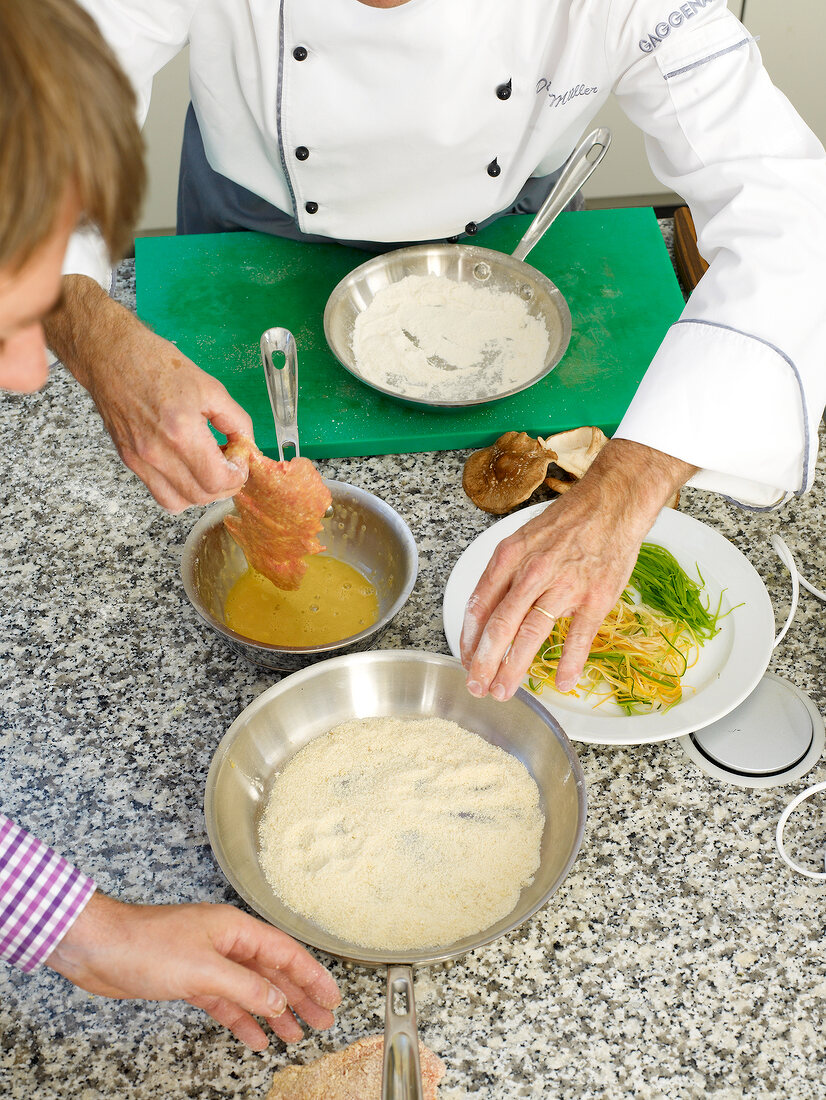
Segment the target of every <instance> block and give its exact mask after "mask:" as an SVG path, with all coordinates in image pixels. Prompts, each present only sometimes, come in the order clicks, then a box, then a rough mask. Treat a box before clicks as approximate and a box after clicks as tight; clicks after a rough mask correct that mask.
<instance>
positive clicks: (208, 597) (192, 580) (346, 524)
mask: <svg viewBox="0 0 826 1100" xmlns="http://www.w3.org/2000/svg"><path fill="white" fill-rule="evenodd" d="M325 485H326V486H327V488H328V489H329V490H330V492H331V493H332V497H333V503H332V513H331V514H330V515H328V516H326V517H325V519H324V525H323V528H322V531H321V533H320V535H319V538H320V539H321V542H322V543H323V544H324V545H325V546H326V548H327V549H326V551H325V553H327V554H329V555H330V557H334V558H338V559H339V560H340V561H344V562H347V564H348V565H352V566H353V567H354V568H355V569H358V570H359V572H361V573H363V574H364V576H365V577H367V579H368V580H369V581H370V582H371V584H373V585H375V588H376V592H377V594H378V600H379V617H378V619H377V620H376V622H375V623H374V624H373V625H372V626H370V627H367V629H365V630H362V631H361V632H360V633H359V634H353V635H352V636H351V637H349V638H343V639H342V640H341V641H338V642H328V643H327V644H325V645H315V646H276V645H269V644H268V643H266V642H257V641H254V640H253V639H252V638H246V637H244V635H243V634H239V633H238V632H237V631H235V630H232V629H231V628H230V627H228V626H227V624H226V622H225V621H224V605H225V603H226V598H227V594H228V593H229V590H230V589H231V588H232V586H233V585H234V584H235V582H236V581H237V580H238V578H239V577H240V576H241V574H242V573H244V571H245V570H246V568H247V559H246V557H245V556H244V552H243V550H242V549H241V547H240V546H239V545H238V544H237V543H236V542H235V541H234V539H233V538H232V536H231V535H230V533H229V531H227V529H226V527H225V526H224V516H226V515H228V514H229V513H230V512H232V511H233V503H232V501H231V500H228V501H222V502H221V503H220V504H216V505H214V506H213V507H212V508H210V509H209V510H208V511H207V512H205V513H204V515H203V516H202V517H201V518H200V519H199V520H198V522H197V523H196V524H195V526H194V527H193V528H192V531H191V532H190V533H189V536H188V538H187V540H186V542H185V544H184V550H183V555H182V558H181V574H182V577H183V582H184V589H185V591H186V594H187V596H188V597H189V600H190V602H191V604H192V606H193V607H194V608H195V610H196V611H197V612H198V614H199V615H200V616H201V618H202V619H203V620H204V621H205V622H206V623H208V624H209V625H210V626H211V627H212V629H213V630H215V631H216V632H217V633H218V634H220V635H221V637H222V638H224V639H226V641H227V642H228V643H229V644H230V646H231V647H232V648H233V649H234V650H235V651H236V652H237V653H240V654H241V656H242V657H245V658H246V659H247V660H248V661H252V662H253V664H257V665H263V666H264V667H265V668H272V669H277V670H279V671H284V672H291V671H293V670H294V669H297V668H303V667H304V666H305V665H309V664H312V663H313V662H314V661H320V660H323V659H324V658H325V657H331V656H333V655H334V654H338V653H353V652H357V651H359V650H362V649H368V648H369V647H371V646H374V645H375V644H376V642H377V641H378V639H379V637H380V636H381V634H382V632H383V631H384V630H385V628H386V627H387V625H388V624H389V623H390V621H391V620H392V619H393V617H394V616H395V615H396V614H397V613H398V611H399V610H400V609H401V608H402V607H403V606H404V604H405V602H406V601H407V598H408V596H409V595H410V593H411V591H412V590H413V585H414V584H415V581H416V573H417V571H418V554H417V552H416V543H415V541H414V539H413V535H412V534H411V532H410V528H409V527H408V526H407V524H406V523H405V522H404V520H403V519H402V517H401V516H400V515H399V514H398V512H395V511H394V510H393V509H392V508H391V507H390V505H389V504H385V503H384V501H383V500H380V499H379V498H378V497H377V496H374V495H373V494H372V493H368V492H367V490H366V489H359V488H357V487H356V486H355V485H348V484H347V483H346V482H344V481H328V480H327V479H325Z"/></svg>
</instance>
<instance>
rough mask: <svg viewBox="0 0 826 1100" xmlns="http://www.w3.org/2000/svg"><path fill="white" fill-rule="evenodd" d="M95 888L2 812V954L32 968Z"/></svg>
mask: <svg viewBox="0 0 826 1100" xmlns="http://www.w3.org/2000/svg"><path fill="white" fill-rule="evenodd" d="M94 892H95V884H94V882H93V881H92V879H90V878H89V876H88V875H84V874H83V872H82V871H79V870H78V869H77V867H73V866H72V864H71V863H68V862H67V861H66V860H65V859H64V858H63V857H62V856H59V855H58V854H57V852H54V851H52V849H51V848H50V847H49V846H48V844H44V843H43V841H42V840H38V839H37V838H36V837H33V836H32V835H31V834H30V833H27V832H26V830H25V829H21V828H20V826H19V825H15V823H14V822H13V821H10V820H9V818H7V817H4V816H3V814H0V959H4V960H5V961H6V962H8V963H11V964H12V965H13V966H16V967H18V968H19V969H20V970H24V971H26V972H29V971H31V970H34V969H35V968H36V967H38V966H39V965H40V964H41V963H42V962H43V960H44V959H45V958H47V957H48V955H49V954H51V952H52V951H53V950H54V948H55V947H56V946H57V944H58V943H59V942H60V940H61V939H62V938H63V937H64V936H65V935H66V933H67V932H68V931H69V929H70V928H71V926H72V924H74V922H75V920H76V918H77V917H78V915H79V913H80V911H81V910H82V909H83V907H84V905H85V904H86V902H87V901H88V900H89V898H90V897H91V896H92V894H93V893H94Z"/></svg>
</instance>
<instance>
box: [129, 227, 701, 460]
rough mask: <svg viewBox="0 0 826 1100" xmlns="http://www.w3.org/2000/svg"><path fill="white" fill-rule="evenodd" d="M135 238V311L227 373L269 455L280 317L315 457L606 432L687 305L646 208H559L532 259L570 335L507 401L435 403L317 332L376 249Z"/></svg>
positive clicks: (488, 238)
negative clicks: (551, 288)
mask: <svg viewBox="0 0 826 1100" xmlns="http://www.w3.org/2000/svg"><path fill="white" fill-rule="evenodd" d="M529 222H530V218H529V217H527V216H518V217H510V218H503V219H501V220H500V221H498V222H496V223H495V224H494V225H491V226H489V227H487V228H486V229H484V230H481V231H480V232H479V234H478V235H477V236H476V237H475V238H474V243H478V244H479V245H482V246H484V247H487V248H494V249H498V250H499V251H502V252H508V253H509V252H512V251H513V249H514V248H515V247H516V244H517V242H518V240H519V239H520V237H521V236H522V234H523V233H524V232H525V230H526V228H527V226H528V224H529ZM136 246H137V247H136V276H137V305H138V314H139V316H140V317H141V318H142V319H143V320H144V321H145V322H146V323H147V324H148V325H149V326H150V327H151V328H153V329H154V330H155V331H156V332H158V333H159V334H160V335H161V336H165V337H166V338H167V339H168V340H173V341H174V342H175V343H176V344H177V346H178V347H179V348H180V350H181V351H182V352H184V353H185V354H186V355H188V356H189V357H190V358H191V359H193V360H194V361H195V362H196V363H198V364H199V365H200V366H201V367H203V368H204V370H207V371H209V372H210V374H213V375H215V377H216V378H219V379H220V380H221V381H222V382H223V383H224V385H225V386H226V387H227V389H228V390H229V392H230V393H231V394H232V396H233V397H234V398H235V400H236V401H238V403H239V404H240V405H242V406H243V407H244V408H245V409H246V410H247V411H248V412H249V413H250V415H251V416H252V419H253V423H254V426H255V438H256V441H257V442H258V445H259V447H261V449H262V450H264V451H266V452H268V453H269V454H271V455H272V454H275V453H276V441H275V429H274V426H273V419H272V413H271V411H270V406H269V401H268V398H267V388H266V384H265V381H264V373H263V369H262V367H261V358H260V351H259V339H260V337H261V333H262V332H264V330H265V329H268V328H271V327H273V326H274V325H279V326H281V327H283V328H287V329H289V330H290V331H291V332H292V333H293V335H294V336H295V338H296V342H297V346H298V377H299V401H298V426H299V435H300V440H301V451H302V454H306V455H308V456H310V457H315V458H324V457H333V456H340V455H373V454H401V453H405V452H409V451H433V450H439V449H442V448H454V447H478V446H484V445H486V444H488V443H491V442H492V441H493V440H494V439H496V438H497V436H499V435H501V434H502V433H503V432H506V431H511V430H514V431H525V432H528V434H529V435H549V434H551V433H552V432H556V431H564V430H565V429H567V428H575V427H579V426H580V425H583V424H596V425H598V426H599V427H601V428H602V429H603V431H604V432H605V433H606V434H607V435H611V434H613V432H614V431H615V429H616V427H617V425H618V423H619V421H620V419H621V418H622V415H623V413H624V411H625V409H626V408H627V406H628V403H629V402H630V400H631V398H632V396H633V394H634V391H635V390H636V388H637V385H638V383H639V381H640V379H641V378H642V376H643V374H644V372H645V369H646V367H647V366H648V364H649V362H650V361H651V358H652V357H653V355H654V353H655V351H656V350H657V347H658V346H659V344H660V341H661V340H662V338H663V336H664V335H665V332H666V329H667V328H668V326H669V325H670V324H671V323H672V322H673V321H674V320H675V319H676V318H677V316H678V315H679V313H680V311H681V310H682V307H683V297H682V294H681V292H680V288H679V284H678V283H677V279H676V276H675V274H674V270H673V268H672V266H671V261H670V259H669V257H668V253H667V251H666V248H665V245H664V243H663V239H662V235H661V233H660V230H659V227H658V225H657V221H656V218H655V217H654V213H653V211H652V210H650V209H629V210H601V211H598V210H595V211H584V212H581V213H569V214H562V215H560V217H559V218H558V219H557V220H556V221H555V222H554V224H553V225H552V226H551V228H550V229H549V230H548V232H547V233H546V235H545V237H544V238H543V239H542V240H541V241H540V243H539V244H538V245H537V246H536V248H535V249H534V250H533V251H532V252H531V254H530V257H529V262H530V263H531V264H532V265H533V266H534V267H536V268H538V269H539V270H540V271H542V272H544V274H546V275H547V276H548V277H549V278H550V279H552V280H553V282H555V283H556V285H557V286H558V287H559V289H560V290H561V291H562V293H563V294H564V295H565V298H566V299H567V301H568V305H569V307H570V310H571V316H572V318H573V334H572V336H571V342H570V345H569V347H568V350H567V351H566V353H565V355H564V357H563V358H562V360H561V361H560V363H559V365H558V366H557V367H556V369H555V370H553V371H552V372H551V373H550V374H549V375H548V376H547V377H546V378H544V379H543V380H542V381H541V382H537V383H536V384H535V385H534V386H531V388H530V389H528V390H524V391H523V392H522V393H518V394H515V395H514V396H513V397H508V398H505V399H504V400H502V401H494V402H492V403H490V404H487V405H481V406H479V405H477V406H474V407H471V408H467V409H438V410H437V409H428V408H426V407H422V406H411V405H405V404H403V403H402V402H400V401H394V400H393V399H392V398H389V397H384V396H383V395H382V394H379V393H377V392H376V391H375V390H373V389H371V388H370V387H368V386H365V385H363V384H362V383H361V382H359V381H358V380H357V379H355V378H354V377H353V376H352V375H351V374H349V373H348V372H347V371H346V370H345V369H344V368H343V367H342V366H340V364H339V363H338V362H337V360H336V359H335V358H334V357H333V355H332V353H331V352H330V351H329V349H328V347H327V343H326V341H325V339H324V331H323V327H322V316H323V313H324V306H325V304H326V302H327V298H328V297H329V295H330V292H331V291H332V290H333V288H334V287H335V285H336V284H337V283H338V282H339V280H340V279H342V278H343V277H344V276H345V275H346V274H347V273H348V272H350V271H351V270H352V269H353V268H354V267H357V266H358V265H359V264H360V263H363V262H364V261H365V260H366V259H369V257H370V255H371V254H370V253H366V252H362V251H360V250H358V249H354V248H344V247H342V246H340V245H335V244H329V245H328V244H308V243H306V242H300V241H289V240H283V239H280V238H278V237H268V236H264V235H262V234H258V233H218V234H209V235H202V236H182V237H144V238H140V239H138V240H137V241H136Z"/></svg>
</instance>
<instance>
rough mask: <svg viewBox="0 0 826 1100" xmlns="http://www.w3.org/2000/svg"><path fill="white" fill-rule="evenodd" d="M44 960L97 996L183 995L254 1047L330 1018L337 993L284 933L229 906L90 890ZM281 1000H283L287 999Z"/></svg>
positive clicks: (296, 1035) (287, 1038) (295, 1035)
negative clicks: (126, 899) (127, 899)
mask: <svg viewBox="0 0 826 1100" xmlns="http://www.w3.org/2000/svg"><path fill="white" fill-rule="evenodd" d="M46 965H47V966H49V967H51V968H52V969H53V970H56V971H57V972H58V973H59V974H62V975H63V976H64V977H65V978H68V979H69V981H71V982H73V983H74V984H75V985H78V986H80V987H81V988H82V989H86V990H88V991H89V992H90V993H96V994H99V995H100V996H104V997H116V998H130V997H140V998H143V999H145V1000H152V1001H173V1000H184V1001H188V1002H189V1004H192V1005H195V1006H196V1007H197V1008H202V1009H203V1010H204V1011H205V1012H207V1013H208V1014H209V1015H210V1016H211V1017H212V1018H213V1019H214V1020H217V1021H218V1023H219V1024H223V1025H224V1027H227V1028H229V1030H230V1031H231V1032H232V1033H233V1035H235V1036H236V1037H237V1038H238V1039H240V1040H241V1041H242V1042H244V1043H246V1044H247V1046H248V1047H251V1048H252V1049H253V1050H264V1048H265V1047H266V1046H267V1037H266V1035H265V1034H264V1031H263V1029H262V1028H261V1026H260V1025H259V1024H258V1023H257V1022H256V1020H254V1019H253V1016H254V1015H255V1016H263V1017H264V1018H265V1019H266V1020H267V1021H268V1023H269V1024H270V1027H271V1028H272V1030H273V1031H274V1032H275V1033H276V1035H278V1036H279V1038H281V1039H283V1040H284V1042H288V1043H289V1042H297V1041H298V1040H299V1039H301V1038H303V1035H304V1033H303V1031H302V1029H301V1027H300V1025H299V1024H298V1022H297V1020H296V1018H295V1016H294V1015H293V1012H292V1011H290V1009H293V1010H294V1011H295V1012H296V1013H297V1014H298V1015H299V1016H301V1018H302V1019H303V1020H306V1022H307V1023H308V1024H310V1026H311V1027H318V1028H327V1027H331V1026H332V1024H333V1014H332V1012H331V1009H333V1008H335V1007H336V1006H337V1005H338V1003H339V1001H340V1000H341V997H340V994H339V992H338V987H337V986H336V983H335V982H334V981H333V978H332V977H331V976H330V974H329V973H328V972H327V971H326V970H325V969H324V967H323V966H322V965H321V964H320V963H318V962H316V961H315V959H313V958H312V956H311V955H309V954H308V953H307V952H306V951H305V950H304V948H303V947H300V946H299V945H298V944H297V943H296V942H295V940H292V939H290V937H289V936H286V935H285V934H284V933H283V932H279V931H278V929H276V928H271V927H270V926H269V925H267V924H264V923H263V922H261V921H258V920H255V919H254V918H253V917H250V916H247V914H245V913H242V912H241V911H240V910H238V909H234V908H233V907H232V906H231V905H125V904H123V903H122V902H119V901H115V900H114V899H113V898H109V897H106V896H105V895H103V894H95V895H94V896H93V897H92V899H91V900H90V901H89V903H88V905H87V906H86V908H85V909H84V910H83V912H82V913H81V914H80V916H79V917H78V918H77V920H76V921H75V922H74V924H73V925H72V926H71V928H70V929H69V931H68V932H67V933H66V935H65V936H64V938H63V939H62V940H61V942H60V943H59V944H58V946H57V947H56V948H55V950H54V951H53V952H52V954H51V955H50V956H49V957H48V959H47V960H46ZM288 1006H289V1007H288Z"/></svg>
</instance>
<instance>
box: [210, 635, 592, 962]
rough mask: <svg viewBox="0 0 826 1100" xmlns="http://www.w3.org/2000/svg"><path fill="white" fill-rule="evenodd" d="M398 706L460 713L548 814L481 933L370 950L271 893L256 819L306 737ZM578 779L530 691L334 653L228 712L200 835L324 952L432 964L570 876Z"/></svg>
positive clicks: (246, 891) (433, 667)
mask: <svg viewBox="0 0 826 1100" xmlns="http://www.w3.org/2000/svg"><path fill="white" fill-rule="evenodd" d="M387 715H395V716H398V717H439V718H447V719H450V720H451V721H454V722H457V723H458V724H459V725H460V726H463V727H464V728H465V729H469V730H471V731H473V732H474V733H477V734H479V736H481V737H484V738H485V740H486V741H489V742H491V744H494V745H498V746H500V747H501V748H503V749H505V750H506V751H507V752H510V753H512V754H513V755H514V756H516V757H518V758H519V759H520V760H521V761H522V763H523V764H524V765H525V766H526V767H527V768H528V770H529V771H530V773H531V775H532V776H533V778H534V779H535V781H536V783H537V786H538V787H539V791H540V796H541V808H542V811H543V813H544V814H545V829H544V832H543V835H542V844H541V852H540V866H539V870H538V871H537V873H536V875H535V877H534V880H533V882H532V883H531V884H530V885H529V886H526V887H525V888H524V889H523V891H522V894H521V896H520V898H519V901H518V902H517V905H516V907H515V908H514V909H513V911H512V912H511V913H510V914H509V915H508V916H506V917H504V918H503V919H502V920H500V921H498V922H497V923H496V924H493V925H491V926H490V927H489V928H486V929H484V930H483V931H482V932H481V933H477V934H474V935H472V936H466V937H465V938H463V939H461V940H457V941H456V942H455V943H452V944H448V945H446V946H444V947H442V948H438V949H428V950H427V951H406V952H394V951H384V952H378V951H373V950H370V949H368V948H365V947H359V946H357V945H354V944H351V943H348V942H346V941H344V940H341V939H339V938H338V937H336V936H333V935H331V934H330V933H328V932H325V931H324V930H323V929H322V928H319V927H318V926H317V925H316V924H314V923H312V922H311V921H309V920H307V919H305V918H304V917H301V916H299V915H298V914H296V913H295V912H293V910H291V909H289V908H288V907H287V906H286V905H284V903H283V902H282V901H281V900H280V898H279V897H277V896H276V895H275V894H274V893H273V890H272V888H271V887H270V886H269V884H268V883H267V880H266V879H265V877H264V873H263V871H262V870H261V866H260V864H259V862H258V822H259V818H260V816H261V814H262V812H263V810H264V807H265V804H266V800H267V797H268V795H269V791H270V787H271V784H272V782H273V780H274V778H275V776H276V774H277V773H278V772H280V771H281V770H282V769H283V768H284V766H285V765H286V763H287V761H288V760H289V759H290V758H291V757H292V756H293V755H294V754H295V753H296V752H298V750H299V749H301V748H302V747H303V746H304V745H306V744H307V742H309V741H311V740H312V739H313V738H314V737H318V736H320V735H321V734H323V733H326V732H327V731H328V730H330V729H332V728H333V727H334V726H337V725H339V724H340V723H342V722H346V721H348V720H350V719H354V718H368V717H377V716H387ZM585 801H586V800H585V782H584V779H583V776H582V770H581V768H580V766H579V761H578V759H577V756H576V752H575V751H574V749H573V747H572V746H571V743H570V742H569V741H568V738H567V737H566V736H565V734H564V733H563V731H562V728H561V727H560V725H559V723H558V722H557V721H556V719H555V718H554V717H553V716H552V715H551V714H549V713H548V711H546V710H545V708H544V707H542V706H540V705H539V703H537V701H536V700H535V699H533V698H532V696H530V695H529V694H528V692H526V691H524V690H522V689H520V690H519V691H518V692H517V693H516V695H514V696H513V698H512V699H510V700H508V701H507V702H505V703H497V702H496V701H495V700H494V699H492V698H491V697H490V696H487V697H485V698H484V699H477V698H475V697H474V696H472V695H470V694H469V692H468V691H467V689H466V688H465V672H464V669H463V668H462V666H461V665H460V664H459V662H458V661H457V660H456V659H455V658H453V657H444V656H441V655H440V654H435V653H422V652H418V651H415V650H382V651H377V652H375V651H374V652H370V653H357V654H351V655H349V656H345V657H335V658H333V659H332V660H328V661H325V662H324V663H323V664H317V665H314V666H313V667H312V668H306V669H303V670H302V671H301V672H296V673H294V674H293V675H292V676H288V677H286V678H285V679H283V680H282V681H281V682H280V683H278V684H276V685H275V686H274V687H271V688H269V689H268V690H267V691H265V692H264V693H263V694H262V695H259V697H258V698H257V699H256V700H255V701H254V702H253V703H251V704H250V705H249V706H248V707H247V708H246V709H245V710H243V711H242V712H241V714H240V715H239V716H238V718H236V720H235V721H234V722H233V724H232V725H231V726H230V728H229V730H228V731H227V733H226V734H225V736H224V738H223V740H222V741H221V744H220V745H219V746H218V749H217V751H216V753H215V756H214V758H213V761H212V765H211V766H210V769H209V775H208V777H207V783H206V796H205V816H206V826H207V832H208V834H209V840H210V843H211V845H212V850H213V852H214V853H215V856H216V859H217V860H218V863H219V864H220V866H221V869H222V870H223V872H224V874H225V875H226V877H227V879H228V880H229V881H230V883H231V884H232V886H233V887H234V888H235V890H236V891H237V892H238V893H239V894H240V895H241V897H242V898H243V899H244V900H245V901H246V902H247V903H248V904H249V905H250V906H251V907H252V908H253V909H254V910H255V911H256V912H257V913H259V914H260V915H261V916H262V917H264V918H265V919H266V920H268V921H269V922H270V923H271V924H274V925H275V926H276V927H278V928H281V929H282V930H283V931H285V932H287V933H289V934H290V935H292V936H295V937H296V938H297V939H299V940H301V941H302V942H304V943H307V944H310V945H312V946H313V947H316V948H318V949H319V950H321V951H326V952H328V953H329V954H331V955H337V956H338V957H340V958H344V959H349V960H350V961H352V962H358V963H362V964H364V965H367V966H384V965H387V964H393V963H405V964H413V965H429V964H431V963H435V962H440V961H444V960H447V959H451V958H456V957H458V956H459V955H463V954H465V953H466V952H467V951H470V950H473V949H475V948H476V947H481V946H482V945H483V944H486V943H490V942H491V941H492V940H494V939H496V938H497V937H498V936H502V935H505V934H506V933H508V932H509V931H511V930H512V929H513V928H515V927H516V926H517V925H519V924H521V923H522V922H523V921H525V920H527V919H528V917H530V916H531V915H532V914H533V913H535V912H536V910H537V909H539V908H540V907H541V906H543V905H544V904H545V903H546V902H547V901H548V899H549V898H550V896H551V895H552V894H553V893H554V891H555V890H556V889H557V887H558V886H559V885H560V883H561V882H562V881H563V879H564V878H565V876H566V875H567V873H568V871H569V869H570V867H571V865H572V863H573V861H574V859H575V858H576V855H577V852H578V851H579V847H580V844H581V842H582V835H583V832H584V828H585Z"/></svg>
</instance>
